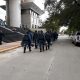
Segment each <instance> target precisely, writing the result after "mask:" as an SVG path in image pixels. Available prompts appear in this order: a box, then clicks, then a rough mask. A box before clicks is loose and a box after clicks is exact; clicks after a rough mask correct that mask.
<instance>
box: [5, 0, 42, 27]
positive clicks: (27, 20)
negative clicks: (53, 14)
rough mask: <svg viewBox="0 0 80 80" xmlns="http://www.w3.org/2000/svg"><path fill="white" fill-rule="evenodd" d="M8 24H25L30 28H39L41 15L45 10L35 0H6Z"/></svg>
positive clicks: (18, 25) (17, 25) (13, 25)
mask: <svg viewBox="0 0 80 80" xmlns="http://www.w3.org/2000/svg"><path fill="white" fill-rule="evenodd" d="M5 1H6V11H7V24H8V25H9V26H12V27H20V26H21V25H24V26H26V27H28V28H38V27H39V26H40V25H41V23H40V18H39V16H40V15H41V14H43V11H42V10H41V9H40V8H39V7H38V6H37V5H36V4H35V3H34V0H5Z"/></svg>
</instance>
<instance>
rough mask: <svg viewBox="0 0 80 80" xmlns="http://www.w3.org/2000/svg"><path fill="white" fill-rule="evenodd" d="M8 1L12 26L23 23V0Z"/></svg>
mask: <svg viewBox="0 0 80 80" xmlns="http://www.w3.org/2000/svg"><path fill="white" fill-rule="evenodd" d="M6 3H7V20H8V24H9V25H10V26H12V27H20V25H21V0H6Z"/></svg>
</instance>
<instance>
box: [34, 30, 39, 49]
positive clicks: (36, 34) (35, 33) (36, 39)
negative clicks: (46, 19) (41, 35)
mask: <svg viewBox="0 0 80 80" xmlns="http://www.w3.org/2000/svg"><path fill="white" fill-rule="evenodd" d="M33 42H34V43H35V49H37V47H38V33H37V31H35V32H34V35H33Z"/></svg>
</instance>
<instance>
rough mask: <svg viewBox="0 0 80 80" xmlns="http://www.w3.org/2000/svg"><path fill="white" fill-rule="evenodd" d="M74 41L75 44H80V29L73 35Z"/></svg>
mask: <svg viewBox="0 0 80 80" xmlns="http://www.w3.org/2000/svg"><path fill="white" fill-rule="evenodd" d="M72 42H73V43H74V44H75V45H78V44H80V31H77V32H76V33H75V34H73V35H72Z"/></svg>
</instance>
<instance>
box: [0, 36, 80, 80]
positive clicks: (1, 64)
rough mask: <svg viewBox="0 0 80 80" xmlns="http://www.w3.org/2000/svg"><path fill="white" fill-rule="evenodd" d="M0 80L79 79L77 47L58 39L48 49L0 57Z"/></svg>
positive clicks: (65, 38)
mask: <svg viewBox="0 0 80 80" xmlns="http://www.w3.org/2000/svg"><path fill="white" fill-rule="evenodd" d="M0 80H80V47H77V46H74V45H73V44H72V43H71V40H70V39H69V38H68V36H60V37H59V40H57V41H56V42H54V44H53V46H52V47H51V49H50V50H48V51H45V52H41V53H40V52H39V50H35V49H33V50H32V52H28V51H27V52H26V53H25V54H23V49H22V48H18V49H15V50H12V51H8V52H5V54H0Z"/></svg>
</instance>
